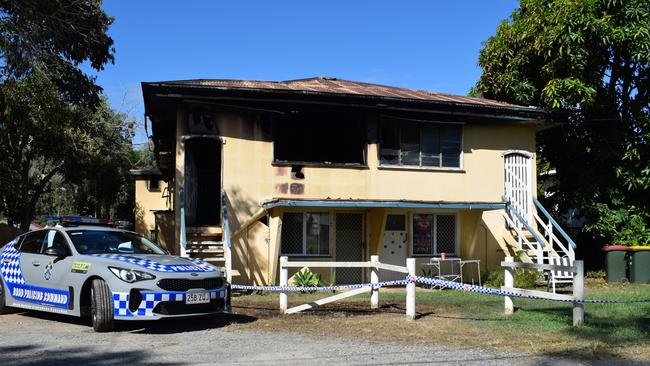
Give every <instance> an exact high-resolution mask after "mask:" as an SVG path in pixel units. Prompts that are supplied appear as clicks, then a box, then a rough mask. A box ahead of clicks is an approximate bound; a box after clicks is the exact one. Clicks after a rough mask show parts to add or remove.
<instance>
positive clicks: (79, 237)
mask: <svg viewBox="0 0 650 366" xmlns="http://www.w3.org/2000/svg"><path fill="white" fill-rule="evenodd" d="M67 233H68V235H69V236H70V239H71V240H72V244H74V247H75V248H76V249H77V251H78V252H79V253H80V254H165V251H164V250H163V249H162V248H160V247H159V246H157V245H156V244H154V243H152V242H150V241H149V240H147V239H145V238H144V237H142V236H140V235H137V234H135V233H131V232H128V231H114V230H105V231H104V230H70V231H68V232H67Z"/></svg>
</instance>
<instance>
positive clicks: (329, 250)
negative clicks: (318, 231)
mask: <svg viewBox="0 0 650 366" xmlns="http://www.w3.org/2000/svg"><path fill="white" fill-rule="evenodd" d="M288 213H289V214H301V216H302V252H300V253H284V252H283V251H282V230H280V255H281V256H286V257H325V258H327V257H331V256H332V242H333V240H334V238H333V236H332V235H333V231H332V230H333V226H334V225H333V221H332V220H333V218H332V217H333V214H332V212H330V211H285V212H283V213H282V220H283V221H284V215H285V214H288ZM307 214H319V215H322V214H327V215H328V216H329V224H328V230H327V231H328V240H327V254H310V253H307V221H306V220H305V217H306V215H307ZM283 227H284V226H283Z"/></svg>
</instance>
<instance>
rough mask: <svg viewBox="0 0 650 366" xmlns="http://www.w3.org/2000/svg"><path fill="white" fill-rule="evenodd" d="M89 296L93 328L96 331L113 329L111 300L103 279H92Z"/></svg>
mask: <svg viewBox="0 0 650 366" xmlns="http://www.w3.org/2000/svg"><path fill="white" fill-rule="evenodd" d="M90 297H91V299H90V301H91V312H90V313H91V316H92V321H93V329H94V330H95V331H96V332H110V331H111V330H113V301H112V300H111V292H110V290H109V288H108V285H107V284H106V282H104V280H100V279H97V280H94V281H93V285H92V288H91V290H90Z"/></svg>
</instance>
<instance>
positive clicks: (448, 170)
mask: <svg viewBox="0 0 650 366" xmlns="http://www.w3.org/2000/svg"><path fill="white" fill-rule="evenodd" d="M377 169H379V170H414V171H426V172H444V173H466V172H465V169H463V168H435V167H420V166H412V165H379V166H378V167H377Z"/></svg>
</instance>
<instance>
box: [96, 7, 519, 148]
mask: <svg viewBox="0 0 650 366" xmlns="http://www.w3.org/2000/svg"><path fill="white" fill-rule="evenodd" d="M517 4H518V2H517V1H515V0H493V1H481V0H471V1H350V0H348V1H334V0H328V1H320V2H316V1H207V0H205V1H171V0H157V1H153V0H151V1H149V0H147V1H124V0H105V3H104V9H105V10H106V12H107V13H108V14H109V15H111V16H113V17H115V22H114V24H113V25H112V26H111V28H110V31H109V32H110V35H111V36H112V37H113V40H114V41H115V48H116V54H115V64H114V65H108V66H106V68H105V70H103V71H101V72H99V73H98V74H97V81H98V83H99V84H100V85H101V86H102V87H103V88H104V93H105V94H106V95H107V96H108V99H109V102H110V103H111V105H112V106H113V107H114V108H116V109H118V110H120V111H122V112H127V113H129V114H130V115H131V116H132V117H133V118H137V119H138V120H140V121H142V119H143V113H144V108H143V103H142V92H141V90H140V82H141V81H161V80H178V79H197V78H227V79H230V78H232V79H259V80H288V79H298V78H306V77H312V76H331V77H338V78H343V79H350V80H357V81H365V82H372V83H379V84H388V85H395V86H404V87H410V88H415V89H425V90H431V91H439V92H447V93H453V94H462V95H464V94H467V92H468V91H469V88H470V87H471V86H472V85H474V83H475V82H476V80H477V79H478V77H479V75H480V69H479V68H478V66H477V64H476V62H477V59H478V52H479V50H480V49H481V42H482V41H484V40H486V39H487V38H488V37H489V36H491V35H493V34H494V32H495V30H496V27H497V25H498V24H499V22H501V21H502V20H503V19H506V18H507V17H508V16H509V15H510V13H511V12H512V11H513V10H514V9H515V8H516V7H517ZM143 141H146V137H145V134H144V132H143V129H142V127H141V128H140V129H139V131H138V133H137V135H136V138H135V140H134V143H142V142H143Z"/></svg>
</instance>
